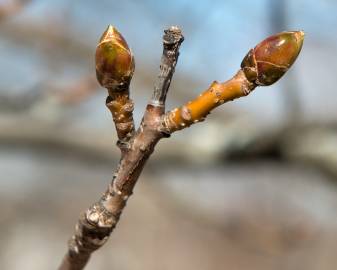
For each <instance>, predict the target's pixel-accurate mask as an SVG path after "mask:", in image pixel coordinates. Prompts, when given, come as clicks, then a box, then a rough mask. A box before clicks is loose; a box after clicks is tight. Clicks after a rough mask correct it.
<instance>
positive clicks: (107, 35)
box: [99, 24, 121, 43]
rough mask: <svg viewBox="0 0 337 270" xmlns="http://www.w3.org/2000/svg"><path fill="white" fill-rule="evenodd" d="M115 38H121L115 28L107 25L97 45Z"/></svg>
mask: <svg viewBox="0 0 337 270" xmlns="http://www.w3.org/2000/svg"><path fill="white" fill-rule="evenodd" d="M116 36H121V34H120V33H119V32H118V30H117V28H116V27H114V26H112V25H111V24H109V25H108V27H107V28H106V30H105V31H104V32H103V34H102V36H101V38H100V39H99V43H102V42H107V41H110V40H111V39H114V38H115V37H116Z"/></svg>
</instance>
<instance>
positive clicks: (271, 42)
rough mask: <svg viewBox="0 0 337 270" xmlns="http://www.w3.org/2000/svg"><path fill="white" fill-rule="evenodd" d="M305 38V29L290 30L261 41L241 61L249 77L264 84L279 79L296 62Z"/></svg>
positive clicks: (257, 83)
mask: <svg viewBox="0 0 337 270" xmlns="http://www.w3.org/2000/svg"><path fill="white" fill-rule="evenodd" d="M303 40H304V32H303V31H288V32H281V33H278V34H276V35H273V36H270V37H268V38H266V39H265V40H263V41H262V42H260V43H259V44H258V45H256V47H255V48H254V49H252V50H250V51H249V52H248V54H247V55H246V56H245V58H244V59H243V61H242V63H241V68H242V70H243V71H244V73H245V75H246V77H247V79H248V80H249V81H250V82H253V83H255V84H256V85H262V86H263V85H271V84H273V83H275V82H276V81H278V80H279V79H280V78H281V77H282V76H283V75H284V74H285V73H286V72H287V70H288V69H289V68H290V67H291V65H292V64H293V63H294V62H295V60H296V58H297V56H298V55H299V53H300V51H301V49H302V45H303Z"/></svg>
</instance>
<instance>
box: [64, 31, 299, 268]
mask: <svg viewBox="0 0 337 270" xmlns="http://www.w3.org/2000/svg"><path fill="white" fill-rule="evenodd" d="M170 35H172V37H173V38H172V44H170V46H167V40H171V38H170ZM175 35H176V36H175ZM167 38H168V39H167ZM182 40H183V37H182V35H181V31H180V30H179V29H178V28H177V27H171V28H170V29H168V30H166V31H165V35H164V50H163V54H164V55H163V57H162V65H161V72H160V75H159V77H158V81H157V83H156V87H155V89H154V95H153V97H152V99H151V101H150V102H149V104H148V105H147V107H146V110H145V113H144V117H143V120H142V122H141V124H140V127H139V128H138V130H137V131H136V132H135V133H134V134H132V135H131V136H124V133H123V134H122V133H121V132H120V134H119V139H120V140H123V141H124V140H127V141H126V142H127V143H126V144H125V145H124V146H123V147H121V145H120V147H121V150H122V157H121V160H120V163H119V166H118V169H117V171H116V173H115V174H114V176H113V179H112V181H111V183H110V185H109V187H108V189H107V190H106V191H105V193H104V195H103V196H102V197H101V198H100V200H99V201H98V202H97V203H95V204H93V205H92V206H91V207H90V208H89V209H88V210H87V211H86V212H84V213H82V214H81V216H80V219H79V221H78V223H77V225H76V228H75V235H74V236H73V237H72V238H71V240H70V241H69V250H68V253H67V254H66V256H65V257H64V260H63V262H62V264H61V266H60V268H59V269H60V270H80V269H83V267H84V266H85V265H86V263H87V262H88V260H89V258H90V255H91V253H92V252H93V251H95V250H96V249H98V248H100V247H101V246H102V245H103V244H104V243H105V242H106V241H107V240H108V238H109V235H110V233H111V232H112V230H113V229H114V227H115V226H116V224H117V222H118V220H119V218H120V215H121V213H122V211H123V209H124V207H125V205H126V202H127V200H128V198H129V197H130V196H131V195H132V190H133V187H134V186H135V184H136V182H137V180H138V177H139V175H140V173H141V171H142V169H143V167H144V165H145V163H146V161H147V160H148V158H149V157H150V155H151V154H152V152H153V150H154V147H155V145H156V144H157V143H158V141H159V140H160V139H161V138H163V137H166V135H168V134H170V133H172V132H173V131H176V130H178V129H181V128H183V127H186V126H189V125H191V124H193V123H194V122H196V121H200V120H201V119H202V118H203V117H205V116H206V115H207V114H208V113H209V112H210V111H211V110H212V109H213V108H215V107H216V106H218V105H219V104H220V103H223V102H226V101H228V100H231V99H234V98H238V97H241V96H244V95H247V94H248V93H249V92H250V91H251V90H253V89H254V88H255V87H256V86H259V85H270V84H272V83H274V82H276V81H277V80H278V79H279V78H281V77H282V75H283V74H284V73H285V72H286V71H287V70H288V68H289V67H290V66H291V64H292V63H293V62H294V61H295V59H296V57H297V55H298V54H299V52H300V49H301V47H302V42H303V33H302V32H285V33H281V34H278V35H275V36H272V37H270V38H268V39H266V40H264V41H263V42H261V43H260V44H258V45H257V46H256V47H255V48H254V49H252V50H251V51H250V52H249V53H248V54H247V56H246V57H245V58H244V60H243V62H242V65H241V69H240V70H239V71H238V73H237V75H235V76H234V77H233V78H232V79H231V80H229V81H227V82H225V83H223V84H218V83H213V84H212V86H211V87H210V89H208V90H207V91H206V92H205V93H204V94H202V95H201V96H200V97H199V98H197V99H195V100H194V101H192V102H190V103H188V104H186V105H184V106H183V107H181V108H180V109H177V110H174V111H173V112H169V113H167V114H165V115H164V113H165V112H164V109H163V108H164V103H165V97H166V93H167V90H168V87H169V84H170V80H171V77H172V75H173V72H174V67H175V64H176V61H177V57H178V54H179V53H178V49H179V45H180V43H181V42H182ZM165 46H166V47H165ZM133 69H134V63H133V56H132V54H131V51H130V50H129V47H128V46H127V44H126V42H125V40H124V38H123V37H122V36H121V34H120V33H119V32H118V31H117V30H116V29H115V28H113V27H111V26H109V27H108V29H107V31H106V32H105V33H104V34H103V36H102V39H101V40H100V43H99V45H98V47H97V51H96V72H97V78H98V81H99V82H100V83H101V85H102V86H104V87H106V88H108V91H109V99H112V100H111V102H117V103H118V104H119V105H116V106H112V108H111V111H112V113H113V115H114V116H115V115H119V116H121V122H120V123H126V122H123V121H128V120H129V119H128V116H130V115H127V112H126V111H125V108H123V107H124V106H125V105H127V104H128V102H129V101H128V100H129V98H128V92H127V94H125V93H126V91H125V89H126V88H125V87H126V86H128V85H129V82H130V80H131V77H132V75H133ZM120 93H124V97H123V98H122V97H121V95H120ZM115 95H116V96H115ZM122 95H123V94H122ZM118 99H120V100H118ZM123 104H124V105H123ZM185 108H186V109H185ZM109 109H110V107H109ZM114 120H115V123H116V128H117V131H118V129H120V127H119V126H118V125H117V124H119V122H117V121H116V119H115V117H114Z"/></svg>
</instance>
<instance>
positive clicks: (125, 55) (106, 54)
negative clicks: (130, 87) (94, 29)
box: [95, 25, 135, 89]
mask: <svg viewBox="0 0 337 270" xmlns="http://www.w3.org/2000/svg"><path fill="white" fill-rule="evenodd" d="M95 59H96V76H97V80H98V82H99V83H100V84H101V85H102V86H103V87H105V88H109V89H118V88H119V87H120V86H123V85H126V84H129V83H130V80H131V77H132V75H133V72H134V69H135V63H134V59H133V55H132V52H131V50H130V49H129V46H128V44H127V43H126V41H125V39H124V38H123V36H122V35H121V34H120V33H119V32H118V31H117V29H116V28H115V27H113V26H111V25H109V26H108V28H107V29H106V30H105V32H104V33H103V35H102V37H101V39H100V41H99V44H98V45H97V48H96V56H95Z"/></svg>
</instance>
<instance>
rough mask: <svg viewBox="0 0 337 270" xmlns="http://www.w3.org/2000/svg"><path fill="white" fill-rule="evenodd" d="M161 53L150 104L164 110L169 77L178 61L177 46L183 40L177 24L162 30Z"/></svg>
mask: <svg viewBox="0 0 337 270" xmlns="http://www.w3.org/2000/svg"><path fill="white" fill-rule="evenodd" d="M164 33H165V34H164V36H163V55H162V58H161V64H160V73H159V75H158V79H157V81H156V83H155V86H154V92H153V96H152V99H151V104H152V105H155V106H163V107H164V108H163V109H164V110H165V100H166V95H167V91H168V89H169V87H170V83H171V79H172V76H173V73H174V70H175V66H176V64H177V61H178V56H179V47H180V45H181V43H182V42H183V41H184V37H183V35H182V33H181V30H180V29H179V28H178V27H177V26H172V27H170V28H169V29H167V30H165V31H164Z"/></svg>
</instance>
